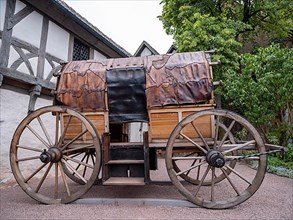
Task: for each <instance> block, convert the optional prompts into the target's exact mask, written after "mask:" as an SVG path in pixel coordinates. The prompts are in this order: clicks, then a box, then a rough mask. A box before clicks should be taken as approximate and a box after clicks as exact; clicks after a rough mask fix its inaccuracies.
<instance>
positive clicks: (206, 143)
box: [165, 109, 266, 209]
mask: <svg viewBox="0 0 293 220" xmlns="http://www.w3.org/2000/svg"><path fill="white" fill-rule="evenodd" d="M207 125H209V126H207ZM178 142H180V145H179V144H178ZM184 143H185V144H184ZM182 146H184V148H183V149H181V148H182ZM185 146H188V147H185ZM186 149H188V151H187V152H185V153H181V152H182V151H184V150H186ZM178 152H179V153H178ZM263 152H265V146H264V143H263V141H262V139H261V137H260V135H259V133H258V132H257V130H256V129H255V128H254V127H253V126H252V125H251V124H250V123H249V122H248V121H247V120H245V119H244V118H243V117H241V116H240V115H238V114H235V113H233V112H230V111H227V110H219V109H213V110H204V111H200V112H197V113H193V114H191V115H189V116H187V117H186V118H185V119H183V120H182V121H181V122H179V123H178V125H177V126H176V127H175V128H174V130H173V132H172V134H171V136H170V137H169V140H168V144H167V149H166V158H165V160H166V166H167V171H168V174H169V177H170V179H171V181H172V182H173V184H174V185H175V186H176V187H177V189H178V190H179V191H180V192H181V193H182V194H183V195H184V196H185V197H186V198H187V199H188V200H189V201H191V202H193V203H195V204H196V205H199V206H202V207H205V208H211V209H224V208H230V207H233V206H235V205H238V204H240V203H242V202H244V201H245V200H247V199H248V198H250V197H251V196H252V195H253V194H254V193H255V192H256V191H257V189H258V188H259V187H260V185H261V183H262V181H263V178H264V176H265V172H266V155H261V156H247V155H252V154H257V153H263ZM252 163H253V166H254V167H255V169H250V168H248V167H247V164H252ZM174 164H175V166H174ZM182 180H186V181H187V182H191V183H192V184H182ZM190 180H192V181H190ZM194 184H196V185H194Z"/></svg>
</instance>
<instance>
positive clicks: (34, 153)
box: [10, 106, 101, 204]
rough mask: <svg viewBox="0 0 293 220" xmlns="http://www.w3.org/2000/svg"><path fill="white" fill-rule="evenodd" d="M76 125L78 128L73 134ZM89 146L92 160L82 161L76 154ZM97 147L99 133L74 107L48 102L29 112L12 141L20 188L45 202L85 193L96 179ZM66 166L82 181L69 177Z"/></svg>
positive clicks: (66, 201) (98, 157)
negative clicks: (92, 155)
mask: <svg viewBox="0 0 293 220" xmlns="http://www.w3.org/2000/svg"><path fill="white" fill-rule="evenodd" d="M76 129H77V130H78V129H81V131H78V132H77V133H78V134H76ZM84 137H87V140H86V141H85V140H84ZM88 150H91V151H94V152H95V157H94V160H93V161H95V163H93V162H90V161H82V158H81V157H80V156H79V155H77V154H82V153H84V152H86V151H88ZM100 151H101V150H100V142H99V139H98V135H97V133H96V131H95V128H94V126H93V125H92V124H91V122H90V121H89V120H87V119H86V118H85V117H84V116H83V115H82V114H80V113H78V112H77V111H75V110H73V109H70V108H66V107H60V106H48V107H44V108H41V109H38V110H37V111H35V112H33V113H31V114H30V115H28V116H27V117H26V118H25V119H24V120H23V121H22V122H21V123H20V124H19V126H18V128H17V129H16V131H15V134H14V136H13V139H12V142H11V147H10V164H11V168H12V172H13V174H14V177H15V179H16V180H17V182H18V183H19V185H20V186H21V188H22V189H23V190H24V191H25V192H26V193H27V194H28V195H29V196H31V197H32V198H34V199H35V200H37V201H39V202H42V203H46V204H56V203H69V202H72V201H74V200H76V199H78V198H79V197H80V196H82V195H83V194H85V193H86V192H87V191H88V189H89V188H90V187H91V186H92V185H93V183H94V182H95V180H96V178H97V175H98V173H99V170H100V161H101V152H100ZM77 166H79V169H77V168H76V167H77ZM65 168H66V169H68V170H71V171H72V172H73V173H74V174H75V175H76V176H77V178H78V179H79V180H81V181H82V182H83V185H80V184H77V183H76V182H75V181H72V180H71V179H70V178H68V177H67V175H66V173H65ZM68 170H67V171H68ZM84 170H86V171H84Z"/></svg>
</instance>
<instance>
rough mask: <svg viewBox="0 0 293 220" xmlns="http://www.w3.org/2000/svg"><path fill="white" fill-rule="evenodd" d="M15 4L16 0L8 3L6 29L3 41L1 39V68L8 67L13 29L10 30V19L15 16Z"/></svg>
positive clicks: (10, 0) (4, 29)
mask: <svg viewBox="0 0 293 220" xmlns="http://www.w3.org/2000/svg"><path fill="white" fill-rule="evenodd" d="M15 2H16V0H9V1H6V12H5V18H4V19H5V20H4V28H3V33H2V39H1V40H2V43H1V48H0V67H7V65H8V59H9V52H10V45H11V36H12V29H9V26H10V24H9V23H10V19H11V18H12V17H13V15H14V11H15Z"/></svg>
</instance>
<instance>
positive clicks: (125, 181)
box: [103, 177, 145, 186]
mask: <svg viewBox="0 0 293 220" xmlns="http://www.w3.org/2000/svg"><path fill="white" fill-rule="evenodd" d="M103 185H106V186H113V185H114V186H119V185H131V186H142V185H145V182H144V178H141V177H110V178H109V179H107V180H106V181H104V182H103Z"/></svg>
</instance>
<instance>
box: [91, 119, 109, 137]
mask: <svg viewBox="0 0 293 220" xmlns="http://www.w3.org/2000/svg"><path fill="white" fill-rule="evenodd" d="M86 117H87V119H89V120H90V121H91V122H92V123H93V125H94V126H95V128H96V131H97V132H98V135H99V137H100V138H101V136H102V135H103V133H104V132H106V130H105V127H106V126H105V115H86ZM88 138H90V137H89V135H87V136H86V139H88Z"/></svg>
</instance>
